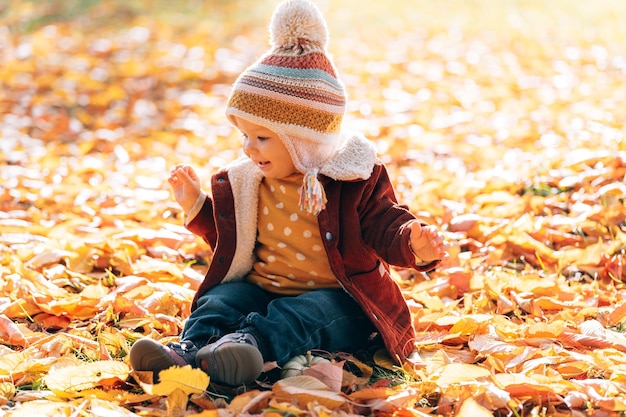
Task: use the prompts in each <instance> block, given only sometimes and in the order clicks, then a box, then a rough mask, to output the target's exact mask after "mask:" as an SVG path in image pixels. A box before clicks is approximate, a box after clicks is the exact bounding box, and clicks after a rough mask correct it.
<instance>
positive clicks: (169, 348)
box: [130, 338, 198, 381]
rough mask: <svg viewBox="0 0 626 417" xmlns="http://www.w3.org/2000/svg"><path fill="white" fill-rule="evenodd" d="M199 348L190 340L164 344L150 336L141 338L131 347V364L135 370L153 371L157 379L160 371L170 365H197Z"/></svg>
mask: <svg viewBox="0 0 626 417" xmlns="http://www.w3.org/2000/svg"><path fill="white" fill-rule="evenodd" d="M197 352H198V348H197V347H196V346H195V345H194V344H193V343H191V342H190V341H187V340H184V341H182V342H180V343H176V342H170V343H168V344H167V345H163V344H161V343H159V342H157V341H156V340H153V339H150V338H144V339H140V340H138V341H136V342H135V344H133V347H132V348H131V349H130V365H131V367H132V368H133V369H134V370H135V371H152V372H153V374H154V379H155V381H156V380H158V376H159V372H161V371H162V370H164V369H167V368H169V367H170V366H174V365H177V366H185V365H191V366H194V367H195V366H196V353H197Z"/></svg>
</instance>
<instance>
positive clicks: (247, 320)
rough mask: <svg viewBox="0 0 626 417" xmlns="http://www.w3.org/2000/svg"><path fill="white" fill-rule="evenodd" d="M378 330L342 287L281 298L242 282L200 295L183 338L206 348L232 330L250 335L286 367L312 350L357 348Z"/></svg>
mask: <svg viewBox="0 0 626 417" xmlns="http://www.w3.org/2000/svg"><path fill="white" fill-rule="evenodd" d="M374 331H375V328H374V325H373V324H372V323H371V322H370V320H369V319H368V318H367V316H366V315H365V314H364V313H363V310H362V309H361V307H360V306H359V305H358V304H357V303H356V301H354V299H352V297H351V296H350V295H349V294H348V293H346V292H345V291H344V290H343V289H321V290H315V291H311V292H308V293H304V294H301V295H297V296H282V295H279V294H273V293H270V292H268V291H265V290H264V289H262V288H261V287H259V286H257V285H255V284H250V283H247V282H241V281H238V282H228V283H223V284H220V285H217V286H215V287H213V288H212V289H210V290H209V291H207V292H206V293H205V294H203V295H202V296H201V297H200V298H199V299H198V302H197V308H196V309H195V310H194V311H193V312H192V313H191V315H190V316H189V318H188V319H187V321H186V322H185V328H184V329H183V333H182V335H181V339H182V340H190V341H192V342H193V343H194V344H195V345H196V346H198V347H202V346H204V345H206V344H207V343H209V342H211V341H213V340H215V339H216V338H217V337H219V336H223V335H225V334H228V333H234V332H242V333H250V334H252V335H253V336H254V337H255V339H256V340H257V342H258V343H259V350H260V351H261V354H262V355H263V359H264V360H265V361H276V362H277V363H278V364H279V365H282V364H284V363H285V362H287V361H288V360H289V359H291V358H292V357H293V356H296V355H302V354H304V353H306V352H307V351H308V350H311V349H321V350H325V351H328V352H337V351H341V350H346V351H350V350H356V349H358V348H359V347H362V346H363V345H364V344H366V343H367V341H368V339H369V337H370V335H371V334H372V333H373V332H374Z"/></svg>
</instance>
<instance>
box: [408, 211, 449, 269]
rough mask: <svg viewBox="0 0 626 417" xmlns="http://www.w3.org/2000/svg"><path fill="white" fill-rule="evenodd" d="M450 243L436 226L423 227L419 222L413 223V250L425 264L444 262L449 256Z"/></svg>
mask: <svg viewBox="0 0 626 417" xmlns="http://www.w3.org/2000/svg"><path fill="white" fill-rule="evenodd" d="M448 247H449V245H448V242H446V240H445V239H444V237H443V234H441V232H439V230H438V229H437V228H436V227H435V226H422V225H421V224H420V223H419V222H418V221H414V222H413V223H411V249H412V250H413V253H414V254H415V255H416V256H417V257H418V258H420V259H421V260H422V261H424V262H429V261H434V260H444V259H447V258H448V257H449V256H450V255H449V254H448V252H447V250H448Z"/></svg>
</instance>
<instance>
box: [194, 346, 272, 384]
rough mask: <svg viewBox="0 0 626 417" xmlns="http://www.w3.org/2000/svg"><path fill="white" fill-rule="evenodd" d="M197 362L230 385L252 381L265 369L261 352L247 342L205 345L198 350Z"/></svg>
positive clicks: (212, 376) (213, 375)
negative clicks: (216, 345)
mask: <svg viewBox="0 0 626 417" xmlns="http://www.w3.org/2000/svg"><path fill="white" fill-rule="evenodd" d="M196 363H197V365H198V366H199V367H200V368H201V369H202V370H203V371H204V372H206V373H207V374H208V375H209V376H210V377H211V379H214V380H215V381H216V382H221V383H224V384H226V385H230V386H239V385H241V384H248V383H251V382H253V381H254V380H255V379H256V378H257V377H258V376H259V375H261V371H262V370H263V356H262V355H261V352H259V350H258V349H257V348H255V347H254V346H252V345H249V344H246V343H232V344H224V345H221V346H219V347H217V348H215V347H213V346H210V345H209V346H205V347H203V348H202V349H200V350H199V351H198V353H197V355H196ZM209 364H213V366H209Z"/></svg>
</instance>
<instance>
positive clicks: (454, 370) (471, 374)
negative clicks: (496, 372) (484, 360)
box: [436, 363, 491, 387]
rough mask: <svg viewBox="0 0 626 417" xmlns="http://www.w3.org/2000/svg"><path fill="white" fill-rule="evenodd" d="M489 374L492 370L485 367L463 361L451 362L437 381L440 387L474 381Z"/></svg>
mask: <svg viewBox="0 0 626 417" xmlns="http://www.w3.org/2000/svg"><path fill="white" fill-rule="evenodd" d="M489 376H491V372H489V370H487V369H485V368H483V367H480V366H477V365H468V364H463V363H450V364H447V365H445V366H444V367H443V371H442V372H441V375H440V376H439V378H438V379H437V381H436V383H437V385H439V386H440V387H446V386H448V385H453V384H462V383H467V382H473V381H476V380H478V379H484V378H487V377H489Z"/></svg>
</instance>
